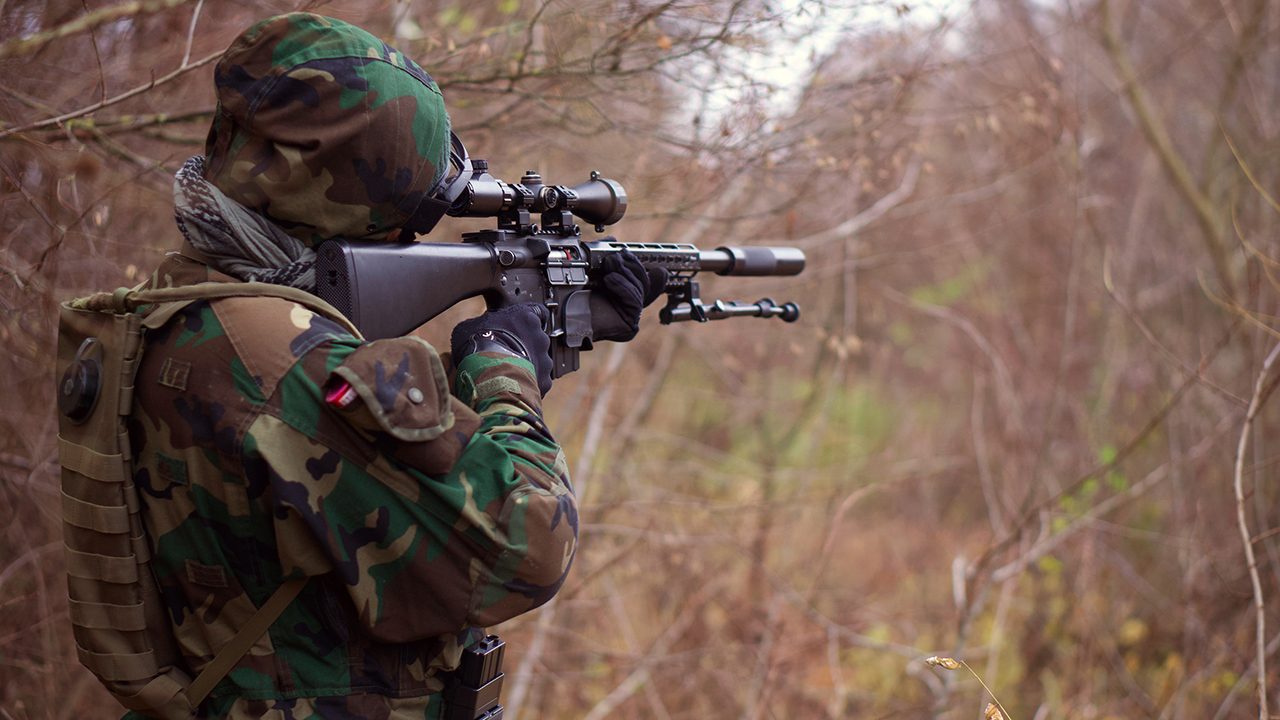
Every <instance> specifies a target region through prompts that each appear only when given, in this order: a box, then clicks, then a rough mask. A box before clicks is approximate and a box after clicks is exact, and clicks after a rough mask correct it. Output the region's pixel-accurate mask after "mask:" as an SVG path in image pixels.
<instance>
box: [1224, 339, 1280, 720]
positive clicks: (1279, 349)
mask: <svg viewBox="0 0 1280 720" xmlns="http://www.w3.org/2000/svg"><path fill="white" fill-rule="evenodd" d="M1277 357H1280V343H1278V344H1276V346H1275V347H1273V348H1272V349H1271V352H1270V353H1269V354H1268V355H1267V359H1266V360H1264V361H1263V362H1262V370H1260V371H1259V372H1258V378H1257V380H1255V381H1254V384H1253V396H1252V397H1251V398H1250V399H1249V410H1248V412H1246V413H1245V416H1244V426H1243V427H1242V428H1241V429H1240V442H1239V444H1238V445H1237V446H1236V468H1235V483H1234V488H1235V494H1236V523H1237V524H1238V525H1239V527H1240V540H1241V542H1243V543H1244V557H1245V561H1246V562H1247V563H1248V566H1249V580H1250V581H1251V582H1252V583H1253V606H1254V611H1255V613H1256V615H1257V629H1256V633H1255V634H1256V636H1257V643H1258V648H1257V660H1256V663H1257V666H1258V671H1257V672H1258V720H1267V718H1269V717H1270V715H1268V713H1267V652H1266V647H1267V615H1266V609H1267V608H1266V604H1265V603H1264V602H1263V596H1262V579H1261V578H1260V577H1259V576H1258V559H1257V557H1256V556H1255V555H1254V553H1253V541H1252V538H1251V536H1250V533H1249V521H1248V519H1247V518H1246V517H1245V510H1244V455H1245V449H1246V448H1248V446H1249V433H1250V431H1252V430H1253V420H1254V418H1256V417H1257V416H1258V411H1259V410H1260V409H1261V408H1262V404H1263V403H1264V402H1266V399H1267V396H1268V395H1270V394H1271V391H1272V390H1274V389H1275V384H1274V383H1273V384H1271V385H1268V384H1267V376H1269V375H1270V374H1271V366H1272V365H1274V364H1275V361H1276V358H1277Z"/></svg>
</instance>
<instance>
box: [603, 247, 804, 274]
mask: <svg viewBox="0 0 1280 720" xmlns="http://www.w3.org/2000/svg"><path fill="white" fill-rule="evenodd" d="M588 247H589V248H590V249H591V250H596V249H597V248H599V249H607V250H609V251H616V250H630V251H631V252H632V253H634V254H635V256H636V257H637V258H639V259H640V262H641V263H643V264H644V265H646V266H649V267H664V268H666V269H667V270H671V271H682V270H688V271H694V272H697V271H707V272H713V273H716V274H717V275H799V274H800V272H801V271H802V270H804V261H805V258H804V251H803V250H801V249H800V248H793V247H758V246H749V247H739V246H736V245H726V246H722V247H718V248H716V249H715V250H702V249H700V248H698V247H697V246H696V245H690V244H688V243H624V242H602V243H589V244H588Z"/></svg>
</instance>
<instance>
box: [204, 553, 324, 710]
mask: <svg viewBox="0 0 1280 720" xmlns="http://www.w3.org/2000/svg"><path fill="white" fill-rule="evenodd" d="M306 584H307V578H305V577H303V578H297V579H295V580H289V581H286V582H285V583H284V584H283V585H281V586H280V587H279V588H278V589H277V590H276V591H275V592H274V593H272V595H271V597H270V598H267V601H266V602H265V603H263V605H262V607H260V608H258V611H257V612H255V613H254V614H253V617H251V618H249V621H248V622H246V623H245V624H244V627H241V628H240V631H239V632H237V633H236V635H235V637H233V638H231V640H230V641H228V642H227V644H226V645H223V646H222V649H221V650H219V651H218V654H217V655H214V656H213V660H211V661H209V664H208V665H205V666H204V669H203V670H201V671H200V674H199V675H197V676H196V679H195V680H193V681H192V682H191V685H190V686H188V687H187V699H188V700H190V702H191V707H193V708H196V707H200V703H202V702H204V699H205V698H206V697H208V696H209V693H210V692H212V691H213V688H214V686H216V685H217V684H218V682H219V681H221V680H222V678H224V677H226V676H227V673H229V672H231V668H233V667H235V665H236V663H237V662H239V661H240V658H242V657H244V655H245V653H247V652H249V648H251V647H253V644H254V643H255V642H257V641H258V638H260V637H262V634H263V633H265V632H266V631H267V628H269V627H271V624H272V623H274V622H275V621H276V619H277V618H279V617H280V613H282V612H284V609H285V608H287V607H289V603H291V602H293V600H294V598H296V597H298V593H299V592H301V591H302V586H304V585H306Z"/></svg>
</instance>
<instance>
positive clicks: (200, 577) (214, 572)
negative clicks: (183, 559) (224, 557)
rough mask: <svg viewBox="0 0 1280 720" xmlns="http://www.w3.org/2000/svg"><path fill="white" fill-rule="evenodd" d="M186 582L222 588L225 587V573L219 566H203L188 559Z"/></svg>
mask: <svg viewBox="0 0 1280 720" xmlns="http://www.w3.org/2000/svg"><path fill="white" fill-rule="evenodd" d="M187 580H188V581H189V582H191V584H193V585H201V586H204V587H210V588H224V587H227V571H226V570H224V569H223V568H222V566H221V565H204V564H202V563H198V562H196V561H195V560H190V559H188V560H187Z"/></svg>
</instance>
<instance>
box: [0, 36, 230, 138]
mask: <svg viewBox="0 0 1280 720" xmlns="http://www.w3.org/2000/svg"><path fill="white" fill-rule="evenodd" d="M221 56H222V51H221V50H219V51H217V52H215V53H211V54H209V55H207V56H205V57H203V58H200V59H199V60H197V61H195V62H193V63H191V64H189V65H188V64H185V63H184V64H183V65H182V66H181V67H179V68H178V69H177V70H174V71H173V72H171V73H169V74H167V75H163V76H161V77H159V78H152V80H151V81H150V82H147V83H144V84H142V85H139V86H137V87H135V88H133V89H132V90H126V91H125V92H122V93H120V94H119V95H116V96H115V97H112V98H108V99H106V100H103V101H101V102H96V103H94V104H92V105H86V106H85V107H82V108H80V109H79V110H72V111H71V112H68V113H63V114H62V115H59V116H57V117H52V118H48V119H45V120H40V121H37V122H33V123H28V124H26V125H20V126H18V127H15V128H9V129H7V130H0V140H2V139H4V138H6V137H9V136H10V135H16V134H17V133H21V132H27V131H29V130H39V129H40V128H46V127H51V126H53V125H61V124H62V123H64V122H66V121H67V120H70V119H72V118H78V117H82V116H84V115H88V114H89V113H92V112H97V111H98V110H101V109H102V108H104V107H107V106H110V105H115V104H116V103H118V102H121V101H124V100H128V99H129V98H131V97H136V96H138V95H141V94H142V93H144V92H146V91H148V90H150V89H152V88H154V87H156V86H158V85H163V84H165V83H167V82H169V81H170V80H173V79H174V78H176V77H178V76H180V75H184V74H186V73H188V72H191V71H192V70H195V69H196V68H199V67H203V66H205V65H208V64H209V63H211V62H213V61H214V60H217V59H218V58H219V57H221Z"/></svg>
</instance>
